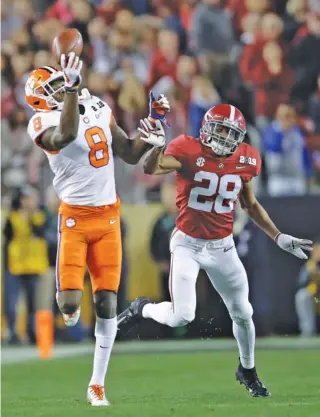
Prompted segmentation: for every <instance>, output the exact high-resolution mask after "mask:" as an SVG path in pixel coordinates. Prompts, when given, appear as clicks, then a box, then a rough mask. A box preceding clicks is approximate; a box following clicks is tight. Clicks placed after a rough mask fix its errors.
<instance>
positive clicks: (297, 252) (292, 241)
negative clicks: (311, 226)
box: [274, 233, 312, 259]
mask: <svg viewBox="0 0 320 417" xmlns="http://www.w3.org/2000/svg"><path fill="white" fill-rule="evenodd" d="M274 241H275V242H276V244H277V245H278V246H279V247H280V248H281V249H283V250H285V251H286V252H289V253H291V254H292V255H294V256H296V257H297V258H300V259H308V257H307V255H306V254H305V253H304V252H303V251H302V249H303V250H306V251H312V240H308V239H298V238H296V237H293V236H290V235H285V234H283V233H279V234H278V235H277V236H276V237H275V239H274Z"/></svg>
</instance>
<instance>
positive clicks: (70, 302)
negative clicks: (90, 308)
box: [57, 290, 82, 314]
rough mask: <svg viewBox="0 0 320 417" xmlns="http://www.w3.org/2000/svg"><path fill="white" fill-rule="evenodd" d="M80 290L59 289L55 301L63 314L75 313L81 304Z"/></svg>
mask: <svg viewBox="0 0 320 417" xmlns="http://www.w3.org/2000/svg"><path fill="white" fill-rule="evenodd" d="M81 296H82V292H81V291H77V290H75V291H71V290H70V291H68V290H67V291H61V292H59V293H58V297H57V302H58V305H59V309H60V311H61V313H63V314H73V313H75V312H76V311H77V310H78V308H79V307H80V304H81Z"/></svg>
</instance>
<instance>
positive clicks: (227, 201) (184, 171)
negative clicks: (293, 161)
mask: <svg viewBox="0 0 320 417" xmlns="http://www.w3.org/2000/svg"><path fill="white" fill-rule="evenodd" d="M165 155H172V156H173V157H175V158H176V159H177V160H178V161H179V162H181V165H182V168H181V170H180V171H179V172H177V173H176V183H177V200H176V203H177V207H178V208H179V215H178V218H177V221H176V225H177V228H178V229H179V230H181V231H182V232H184V233H186V234H187V235H189V236H192V237H195V238H200V239H222V238H224V237H226V236H229V235H230V234H231V233H232V230H233V214H234V208H235V204H236V202H237V200H238V198H239V196H240V193H241V191H242V186H243V183H244V182H248V181H250V180H251V179H252V178H253V177H255V176H257V175H259V174H260V170H261V158H260V155H259V153H258V151H257V150H256V149H255V148H253V147H252V146H250V145H248V144H246V143H242V144H241V145H240V146H239V147H238V149H237V150H236V151H235V152H234V154H233V155H231V156H229V157H227V158H221V157H220V158H219V157H217V156H216V155H215V154H214V153H213V151H212V150H211V149H210V148H209V147H206V146H203V145H202V144H201V142H200V140H199V139H196V138H193V137H191V136H186V135H181V136H178V137H177V138H176V139H174V140H173V141H172V142H170V143H169V145H168V146H167V148H166V150H165Z"/></svg>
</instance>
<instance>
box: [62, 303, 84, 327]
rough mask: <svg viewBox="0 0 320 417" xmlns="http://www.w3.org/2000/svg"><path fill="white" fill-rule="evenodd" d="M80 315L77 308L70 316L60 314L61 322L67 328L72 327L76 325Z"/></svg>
mask: <svg viewBox="0 0 320 417" xmlns="http://www.w3.org/2000/svg"><path fill="white" fill-rule="evenodd" d="M80 313H81V309H80V307H79V308H78V310H77V311H75V312H74V313H72V314H63V313H62V316H63V320H64V324H65V325H66V326H67V327H73V326H75V325H76V324H77V323H78V321H79V319H80Z"/></svg>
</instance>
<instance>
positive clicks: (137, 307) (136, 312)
mask: <svg viewBox="0 0 320 417" xmlns="http://www.w3.org/2000/svg"><path fill="white" fill-rule="evenodd" d="M149 303H151V301H150V300H149V299H148V298H145V297H139V298H136V299H135V300H134V301H133V302H132V303H131V304H130V306H129V307H128V308H127V309H126V310H124V311H123V312H122V313H120V314H119V316H118V317H117V324H118V326H119V324H122V323H123V324H124V323H130V322H131V321H134V320H136V319H142V318H143V316H142V309H143V307H144V306H145V305H146V304H149Z"/></svg>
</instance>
